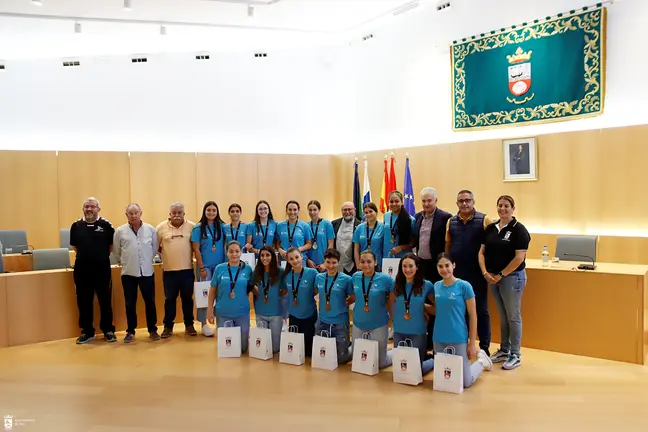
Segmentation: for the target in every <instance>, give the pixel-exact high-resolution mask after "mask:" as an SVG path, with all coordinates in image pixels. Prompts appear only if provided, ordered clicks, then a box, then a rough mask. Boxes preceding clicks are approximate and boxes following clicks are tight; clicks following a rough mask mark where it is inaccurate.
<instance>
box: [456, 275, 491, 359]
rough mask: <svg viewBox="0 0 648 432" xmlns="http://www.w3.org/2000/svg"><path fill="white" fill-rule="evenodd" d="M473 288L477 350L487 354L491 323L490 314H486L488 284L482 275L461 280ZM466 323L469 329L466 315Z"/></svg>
mask: <svg viewBox="0 0 648 432" xmlns="http://www.w3.org/2000/svg"><path fill="white" fill-rule="evenodd" d="M462 279H464V280H465V281H467V282H468V283H470V285H472V287H473V291H475V305H476V308H477V337H479V348H481V349H483V350H484V351H486V352H488V347H490V343H491V323H490V313H489V312H488V283H487V282H486V279H484V277H483V276H482V275H479V276H477V275H474V276H469V277H465V278H462ZM466 322H467V323H468V326H469V327H468V328H469V329H470V323H469V321H468V315H466Z"/></svg>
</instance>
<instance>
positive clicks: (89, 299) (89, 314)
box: [74, 261, 115, 336]
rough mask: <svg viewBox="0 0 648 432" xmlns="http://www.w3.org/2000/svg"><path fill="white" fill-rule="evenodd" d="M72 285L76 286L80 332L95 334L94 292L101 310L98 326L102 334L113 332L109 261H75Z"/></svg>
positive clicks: (88, 334) (89, 334)
mask: <svg viewBox="0 0 648 432" xmlns="http://www.w3.org/2000/svg"><path fill="white" fill-rule="evenodd" d="M74 285H75V287H76V298H77V306H78V308H79V327H80V328H81V332H82V333H84V334H85V335H87V336H94V334H95V328H94V296H95V293H97V300H99V309H100V310H101V320H100V323H99V327H100V328H101V331H102V332H103V333H104V334H106V333H108V332H114V331H115V326H114V325H113V312H112V283H111V280H110V262H108V261H106V263H100V264H94V263H92V264H84V263H79V262H78V261H77V262H76V264H75V266H74Z"/></svg>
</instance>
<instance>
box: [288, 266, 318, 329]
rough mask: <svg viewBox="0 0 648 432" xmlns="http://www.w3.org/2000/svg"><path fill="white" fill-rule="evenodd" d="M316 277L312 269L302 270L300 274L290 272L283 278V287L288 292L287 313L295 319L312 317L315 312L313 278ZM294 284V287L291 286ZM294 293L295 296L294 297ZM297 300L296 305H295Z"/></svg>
mask: <svg viewBox="0 0 648 432" xmlns="http://www.w3.org/2000/svg"><path fill="white" fill-rule="evenodd" d="M317 275H318V273H317V270H315V269H312V268H305V267H304V268H303V269H302V271H301V281H300V273H295V272H294V270H291V271H290V272H289V273H288V274H287V275H286V276H285V277H284V280H283V282H284V286H285V288H286V290H287V291H288V294H287V296H288V300H289V305H290V306H289V309H288V310H289V312H290V315H292V316H294V317H295V318H300V319H306V318H310V317H312V316H313V315H314V314H315V313H316V312H317V307H316V305H315V299H314V297H315V277H316V276H317ZM293 284H294V285H293ZM295 291H296V293H297V295H296V296H295ZM295 300H297V304H295Z"/></svg>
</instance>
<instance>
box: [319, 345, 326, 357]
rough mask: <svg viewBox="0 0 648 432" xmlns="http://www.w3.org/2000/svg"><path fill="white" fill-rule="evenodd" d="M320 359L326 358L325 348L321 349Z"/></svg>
mask: <svg viewBox="0 0 648 432" xmlns="http://www.w3.org/2000/svg"><path fill="white" fill-rule="evenodd" d="M320 357H326V348H324V347H321V348H320Z"/></svg>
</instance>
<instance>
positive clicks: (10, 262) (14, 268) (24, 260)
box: [2, 251, 76, 272]
mask: <svg viewBox="0 0 648 432" xmlns="http://www.w3.org/2000/svg"><path fill="white" fill-rule="evenodd" d="M75 257H76V253H75V252H74V251H70V264H71V265H74V259H75ZM2 260H3V261H4V267H5V271H6V272H26V271H32V270H33V269H34V258H33V255H32V254H19V253H18V254H7V255H2Z"/></svg>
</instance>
